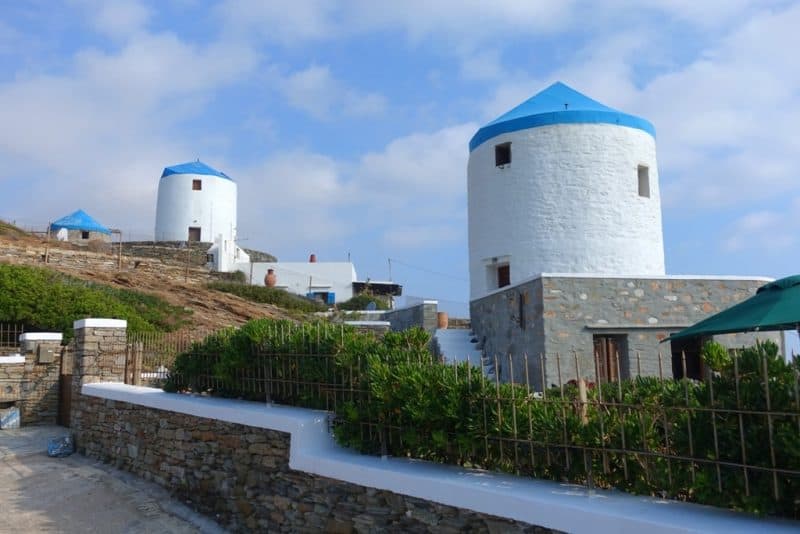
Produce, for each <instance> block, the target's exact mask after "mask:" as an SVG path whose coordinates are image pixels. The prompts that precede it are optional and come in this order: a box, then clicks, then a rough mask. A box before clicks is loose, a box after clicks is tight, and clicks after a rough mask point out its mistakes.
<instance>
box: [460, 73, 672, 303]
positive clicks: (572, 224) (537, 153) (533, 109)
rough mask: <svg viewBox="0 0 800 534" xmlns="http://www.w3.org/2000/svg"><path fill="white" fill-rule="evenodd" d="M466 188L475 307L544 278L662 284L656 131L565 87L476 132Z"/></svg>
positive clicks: (557, 86) (559, 85) (555, 88)
mask: <svg viewBox="0 0 800 534" xmlns="http://www.w3.org/2000/svg"><path fill="white" fill-rule="evenodd" d="M467 187H468V203H469V261H470V294H471V298H472V299H476V298H480V297H482V296H484V295H486V294H487V293H488V292H491V291H493V290H495V289H497V288H499V287H503V286H505V285H509V284H515V283H517V282H520V281H522V280H525V279H527V278H530V277H532V276H535V275H538V274H541V273H580V274H594V275H663V274H664V242H663V235H662V228H661V200H660V192H659V186H658V166H657V163H656V146H655V130H654V128H653V126H652V125H651V124H650V123H649V122H647V121H646V120H644V119H641V118H638V117H634V116H632V115H627V114H625V113H620V112H619V111H616V110H614V109H611V108H609V107H606V106H604V105H603V104H600V103H599V102H596V101H594V100H592V99H590V98H588V97H586V96H584V95H582V94H581V93H579V92H577V91H575V90H574V89H572V88H570V87H568V86H566V85H564V84H563V83H556V84H553V85H551V86H550V87H548V88H547V89H545V90H544V91H542V92H541V93H538V94H537V95H535V96H533V97H532V98H531V99H529V100H527V101H526V102H524V103H522V104H520V105H519V106H517V107H516V108H514V109H512V110H511V111H509V112H508V113H506V114H505V115H502V116H501V117H499V118H498V119H496V120H494V121H493V122H491V123H489V124H487V125H486V126H484V127H483V128H481V129H480V130H478V132H477V133H476V134H475V136H474V137H473V138H472V140H471V141H470V157H469V166H468V169H467Z"/></svg>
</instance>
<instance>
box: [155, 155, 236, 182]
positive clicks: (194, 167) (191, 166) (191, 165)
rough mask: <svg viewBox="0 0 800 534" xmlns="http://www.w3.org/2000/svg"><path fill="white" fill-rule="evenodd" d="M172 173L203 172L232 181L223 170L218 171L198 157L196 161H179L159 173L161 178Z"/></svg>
mask: <svg viewBox="0 0 800 534" xmlns="http://www.w3.org/2000/svg"><path fill="white" fill-rule="evenodd" d="M172 174H204V175H207V176H219V177H220V178H225V179H226V180H230V181H233V179H232V178H231V177H230V176H228V175H227V174H225V173H224V172H222V171H218V170H217V169H215V168H214V167H212V166H210V165H206V164H205V163H203V162H202V161H200V160H199V159H198V160H197V161H189V162H187V163H179V164H178V165H172V166H170V167H165V168H164V172H163V173H161V177H162V178H163V177H165V176H170V175H172Z"/></svg>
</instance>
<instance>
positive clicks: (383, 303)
mask: <svg viewBox="0 0 800 534" xmlns="http://www.w3.org/2000/svg"><path fill="white" fill-rule="evenodd" d="M370 302H374V303H375V309H376V310H388V309H390V306H389V298H388V297H381V296H376V295H369V294H367V293H362V294H360V295H356V296H355V297H353V298H351V299H350V300H346V301H344V302H341V303H339V304H337V305H336V307H337V308H339V309H340V310H366V309H367V306H368V305H369V303H370Z"/></svg>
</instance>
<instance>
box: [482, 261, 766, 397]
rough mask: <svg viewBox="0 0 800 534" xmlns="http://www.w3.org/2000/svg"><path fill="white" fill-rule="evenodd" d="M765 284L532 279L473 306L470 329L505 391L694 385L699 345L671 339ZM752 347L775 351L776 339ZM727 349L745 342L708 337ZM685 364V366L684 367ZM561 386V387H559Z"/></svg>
mask: <svg viewBox="0 0 800 534" xmlns="http://www.w3.org/2000/svg"><path fill="white" fill-rule="evenodd" d="M765 282H766V280H764V279H747V278H742V277H707V278H704V277H680V276H654V277H641V278H630V277H623V276H620V277H611V276H587V275H548V274H544V275H541V276H537V277H535V278H532V279H530V280H528V281H524V282H522V283H520V284H518V285H514V286H511V287H505V288H503V289H500V290H497V291H495V292H493V293H490V294H489V295H487V296H485V297H483V298H481V299H477V300H474V301H472V303H471V304H470V315H471V318H472V329H473V331H474V333H475V335H476V337H477V339H478V342H479V343H480V344H481V345H482V348H483V351H484V356H485V357H487V358H489V359H490V360H494V361H496V367H497V369H496V371H497V372H498V373H499V377H500V379H501V380H504V381H511V380H513V381H515V382H518V383H525V382H526V380H527V381H529V382H530V384H531V386H532V387H534V388H535V389H536V390H541V389H542V385H544V386H550V385H555V384H559V382H561V383H564V382H567V381H569V380H571V379H577V378H584V379H587V380H590V381H598V380H600V381H603V380H615V379H616V378H630V377H633V376H637V375H643V376H664V377H673V376H682V375H683V373H684V369H685V373H686V375H687V376H689V377H693V378H697V377H699V376H698V375H699V374H700V373H702V372H703V369H702V365H700V362H699V354H698V352H699V343H700V341H702V340H696V341H695V343H693V344H686V343H683V344H677V343H671V342H667V343H662V341H664V340H665V339H666V338H667V337H669V335H670V334H672V333H675V332H677V331H679V330H681V329H683V328H686V327H687V326H690V325H692V324H694V323H696V322H697V321H700V320H701V319H704V318H706V317H708V316H709V315H712V314H714V313H717V312H719V311H722V310H723V309H726V308H728V307H730V306H732V305H734V304H736V303H737V302H740V301H742V300H744V299H746V298H748V297H750V296H752V295H753V294H754V293H755V291H756V289H757V288H758V287H760V286H762V285H763V284H764V283H765ZM758 337H759V339H772V340H774V341H776V342H778V343H780V341H781V338H780V334H777V333H763V334H759V336H758ZM716 339H717V340H718V341H720V342H721V343H723V344H724V345H726V346H728V347H730V348H736V347H741V346H742V345H746V344H751V343H753V342H754V340H755V336H754V334H731V335H725V336H716ZM684 358H685V360H686V363H685V367H684ZM559 377H560V378H559Z"/></svg>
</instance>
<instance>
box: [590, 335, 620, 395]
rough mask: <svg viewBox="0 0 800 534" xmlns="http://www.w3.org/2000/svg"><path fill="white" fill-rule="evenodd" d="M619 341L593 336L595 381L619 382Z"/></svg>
mask: <svg viewBox="0 0 800 534" xmlns="http://www.w3.org/2000/svg"><path fill="white" fill-rule="evenodd" d="M619 349H620V343H619V340H618V339H617V338H616V337H614V336H595V338H594V358H595V366H596V369H597V381H598V382H600V383H603V382H616V381H617V380H619Z"/></svg>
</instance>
